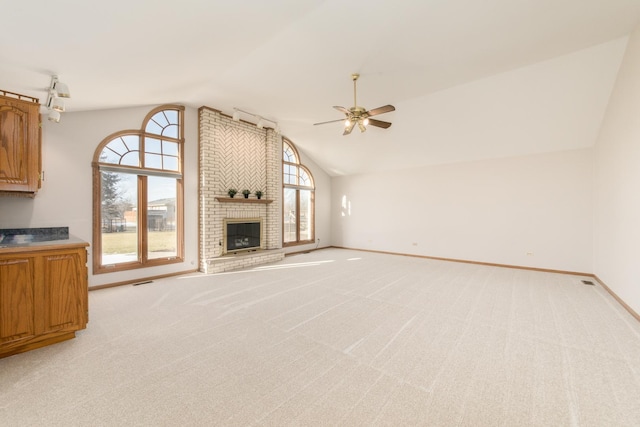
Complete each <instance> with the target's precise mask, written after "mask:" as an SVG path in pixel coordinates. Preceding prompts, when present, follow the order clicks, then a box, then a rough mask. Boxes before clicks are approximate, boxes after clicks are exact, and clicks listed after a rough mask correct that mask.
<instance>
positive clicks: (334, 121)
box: [313, 119, 344, 126]
mask: <svg viewBox="0 0 640 427" xmlns="http://www.w3.org/2000/svg"><path fill="white" fill-rule="evenodd" d="M336 122H344V119H338V120H329V121H328V122H320V123H314V124H313V125H314V126H316V125H326V124H327V123H336Z"/></svg>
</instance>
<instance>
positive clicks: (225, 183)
mask: <svg viewBox="0 0 640 427" xmlns="http://www.w3.org/2000/svg"><path fill="white" fill-rule="evenodd" d="M198 119H199V177H200V185H199V192H200V194H199V200H200V204H199V214H198V217H199V234H200V243H199V250H200V266H199V268H200V270H201V271H203V272H205V273H217V272H222V271H229V270H234V269H237V268H242V267H248V266H252V265H258V264H265V263H268V262H273V261H279V260H281V259H282V258H284V250H283V249H282V237H281V224H282V218H281V213H282V200H281V199H282V162H281V157H282V139H281V137H280V135H277V134H276V133H275V131H274V130H273V129H270V128H265V129H258V128H257V127H256V125H254V124H252V123H247V122H243V121H239V122H237V121H234V120H233V119H232V118H231V117H229V116H227V115H225V114H222V113H221V112H220V111H217V110H214V109H211V108H208V107H201V108H200V110H199V114H198ZM229 188H235V189H237V190H238V191H239V192H240V191H242V190H244V189H248V190H250V191H251V193H252V194H251V195H250V196H249V198H248V199H245V198H244V196H243V195H242V194H240V193H238V194H237V195H236V196H235V197H234V198H230V197H229V196H228V194H227V190H228V189H229ZM256 190H262V191H263V192H264V195H263V196H262V199H257V198H256V197H255V195H254V194H253V193H254V192H255V191H256ZM249 219H251V220H252V221H255V220H258V221H260V223H261V226H262V238H261V239H260V247H259V248H257V250H252V251H237V252H236V253H233V252H227V251H226V250H225V246H224V245H225V239H224V231H225V228H226V223H227V222H234V221H236V222H238V221H240V222H242V220H249Z"/></svg>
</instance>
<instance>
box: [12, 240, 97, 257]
mask: <svg viewBox="0 0 640 427" xmlns="http://www.w3.org/2000/svg"><path fill="white" fill-rule="evenodd" d="M86 246H89V243H87V242H85V241H84V240H81V239H79V238H77V237H74V236H69V238H68V239H60V240H49V241H44V242H27V243H2V244H0V255H3V254H12V253H20V252H32V251H44V250H49V249H58V248H62V247H86Z"/></svg>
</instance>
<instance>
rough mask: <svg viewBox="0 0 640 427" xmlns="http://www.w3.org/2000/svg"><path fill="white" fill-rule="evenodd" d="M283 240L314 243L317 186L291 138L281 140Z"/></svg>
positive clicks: (293, 243) (286, 243)
mask: <svg viewBox="0 0 640 427" xmlns="http://www.w3.org/2000/svg"><path fill="white" fill-rule="evenodd" d="M282 182H283V184H284V188H283V200H284V203H283V205H282V206H283V232H282V236H283V244H284V246H288V245H295V244H303V243H311V242H313V241H314V239H315V237H314V236H315V224H314V222H315V218H314V214H315V207H314V197H315V188H314V185H313V176H312V175H311V172H309V170H308V169H307V168H306V167H304V166H303V165H301V164H300V157H299V156H298V152H297V151H296V149H295V147H294V146H293V144H292V143H291V141H287V140H286V139H283V140H282Z"/></svg>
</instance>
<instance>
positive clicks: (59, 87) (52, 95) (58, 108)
mask: <svg viewBox="0 0 640 427" xmlns="http://www.w3.org/2000/svg"><path fill="white" fill-rule="evenodd" d="M62 98H71V94H70V92H69V87H68V86H67V85H66V84H64V83H62V82H61V81H60V80H58V76H51V84H50V85H49V94H48V96H47V105H46V106H47V109H48V110H49V121H51V122H54V123H58V122H59V121H60V113H62V112H64V110H65V108H64V100H62Z"/></svg>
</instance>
